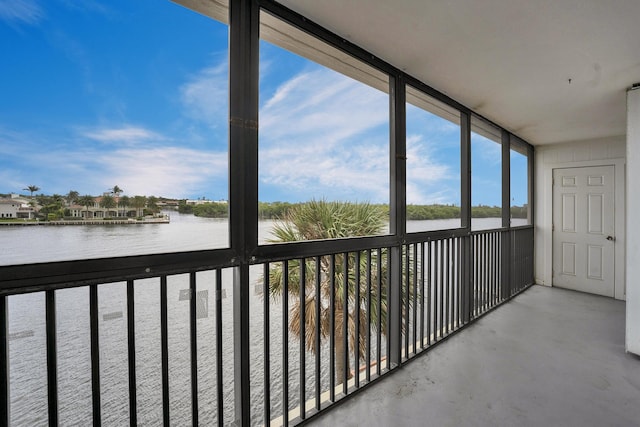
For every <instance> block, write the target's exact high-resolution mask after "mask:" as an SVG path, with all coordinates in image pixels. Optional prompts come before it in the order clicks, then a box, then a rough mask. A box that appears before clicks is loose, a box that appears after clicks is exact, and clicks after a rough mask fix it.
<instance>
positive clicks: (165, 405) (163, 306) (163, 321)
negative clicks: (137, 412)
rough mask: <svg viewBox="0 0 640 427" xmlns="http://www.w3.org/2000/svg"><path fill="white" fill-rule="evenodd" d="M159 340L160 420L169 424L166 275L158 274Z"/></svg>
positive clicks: (166, 424)
mask: <svg viewBox="0 0 640 427" xmlns="http://www.w3.org/2000/svg"><path fill="white" fill-rule="evenodd" d="M160 341H161V358H162V420H163V423H164V425H165V426H168V425H170V424H171V418H170V412H169V410H170V408H169V320H168V304H167V276H160Z"/></svg>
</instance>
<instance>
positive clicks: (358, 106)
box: [0, 0, 526, 205]
mask: <svg viewBox="0 0 640 427" xmlns="http://www.w3.org/2000/svg"><path fill="white" fill-rule="evenodd" d="M227 45H228V40H227V27H226V26H225V25H223V24H221V23H219V22H216V21H213V20H211V19H209V18H205V17H203V16H201V15H198V14H197V13H194V12H192V11H189V10H186V9H184V8H182V7H181V6H178V5H176V4H174V3H171V2H169V1H158V0H135V1H130V0H129V1H124V0H110V1H106V0H105V1H99V0H84V1H81V2H78V1H73V0H46V1H45V0H21V1H15V0H0V48H1V49H2V60H1V61H2V64H1V66H0V93H1V94H2V95H1V97H0V192H4V193H8V192H23V193H24V191H22V189H23V188H25V187H26V186H27V185H37V186H39V187H40V188H41V191H42V192H44V193H46V194H52V193H60V194H64V193H67V192H68V191H69V190H77V191H79V192H80V193H81V194H94V195H95V194H99V193H101V192H103V191H106V190H107V189H109V188H112V187H113V186H114V185H118V186H120V187H121V188H123V189H124V190H125V194H128V195H136V194H145V195H152V194H153V195H156V196H166V197H178V198H196V197H203V196H204V197H207V198H211V199H226V198H228V194H227V192H228V189H227V187H228V181H227V173H228V171H227V157H228V153H227V144H228V141H227V105H228V100H227V98H228V92H227V82H228V71H227ZM260 68H261V74H260V77H261V80H260V142H259V143H260V153H259V155H260V161H259V168H260V169H259V180H260V181H259V186H260V187H259V197H260V199H261V200H264V201H274V200H286V201H299V200H307V199H309V198H311V197H315V198H327V199H343V200H367V201H372V202H380V203H387V202H388V200H389V192H388V187H389V178H388V177H389V155H388V141H389V129H388V126H389V118H388V99H387V95H386V94H385V93H382V92H380V91H378V90H376V89H373V88H370V87H368V86H366V85H363V84H361V83H359V82H356V81H354V80H352V79H350V78H349V77H345V76H344V75H341V74H339V73H337V72H334V71H332V70H330V69H328V68H326V67H323V66H320V65H318V64H315V63H313V62H311V61H308V60H306V59H304V58H301V57H299V56H296V55H294V54H291V53H289V52H286V51H284V50H283V49H281V48H278V47H276V46H273V45H270V44H268V43H266V42H263V43H261V64H260ZM414 110H415V111H414ZM408 113H409V114H408V131H407V147H408V159H407V161H408V182H407V197H408V200H409V202H412V203H453V204H459V203H460V189H459V186H460V178H459V153H460V152H459V146H457V145H456V142H457V141H459V140H458V139H457V132H458V129H457V125H453V124H450V123H449V122H446V121H444V120H442V119H440V118H438V117H436V116H431V115H429V114H428V113H425V112H423V111H420V110H418V109H415V108H413V109H412V108H411V107H410V108H409V109H408ZM491 145H493V146H495V147H498V145H497V144H494V143H491V142H489V141H487V144H486V146H487V148H486V150H485V149H483V150H481V152H479V153H478V154H477V159H474V160H477V161H474V177H476V178H477V180H478V185H474V187H473V188H474V192H475V193H474V200H473V201H474V203H483V204H490V205H494V204H499V203H500V198H499V194H500V192H499V191H497V192H496V191H495V188H492V186H491V182H492V179H493V178H492V177H494V176H495V170H496V168H495V161H496V157H495V155H494V154H493V153H494V150H493V148H495V147H491ZM498 161H499V157H498ZM516 169H517V168H516ZM497 170H498V171H499V168H498V169H497ZM492 174H493V175H492ZM516 175H517V174H516ZM518 176H519V175H518ZM518 179H520V180H522V177H520V178H518ZM525 179H526V177H525ZM523 185H524V184H522V185H517V184H516V185H515V187H516V188H518V187H522V186H523ZM516 193H518V192H517V191H516ZM519 193H522V192H521V191H520V192H519ZM522 197H524V196H523V195H520V194H514V202H515V203H516V204H521V203H523V202H524V200H523V199H522Z"/></svg>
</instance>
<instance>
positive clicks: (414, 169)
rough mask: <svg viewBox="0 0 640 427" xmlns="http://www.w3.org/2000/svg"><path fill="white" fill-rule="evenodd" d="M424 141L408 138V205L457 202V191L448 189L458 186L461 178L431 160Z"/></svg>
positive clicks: (415, 136)
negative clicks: (452, 185)
mask: <svg viewBox="0 0 640 427" xmlns="http://www.w3.org/2000/svg"><path fill="white" fill-rule="evenodd" d="M423 138H424V137H423V136H422V135H408V136H407V190H406V191H407V203H409V204H433V203H452V202H454V203H456V202H457V203H460V200H459V197H458V196H457V195H458V194H459V192H460V189H459V188H451V187H450V186H451V184H452V183H453V184H455V185H457V186H458V187H459V185H460V177H459V176H454V174H453V171H452V170H451V167H449V166H448V165H446V164H441V163H437V162H435V161H434V160H433V154H432V148H431V146H430V145H429V144H427V143H426V142H425V141H424V140H423ZM456 161H459V159H456ZM456 197H457V198H458V200H456Z"/></svg>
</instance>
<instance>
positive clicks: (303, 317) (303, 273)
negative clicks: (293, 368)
mask: <svg viewBox="0 0 640 427" xmlns="http://www.w3.org/2000/svg"><path fill="white" fill-rule="evenodd" d="M306 287H307V260H306V259H305V258H302V259H301V260H300V419H301V420H304V419H305V418H306V408H307V406H306V401H307V399H306V395H305V391H306V387H307V386H306V381H305V380H306V371H307V363H306V358H305V351H306V344H307V334H306V330H305V328H306V323H307V312H306V311H307V306H306V303H307V301H306V299H307V296H306V293H305V291H306Z"/></svg>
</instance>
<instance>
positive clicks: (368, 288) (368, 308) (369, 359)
mask: <svg viewBox="0 0 640 427" xmlns="http://www.w3.org/2000/svg"><path fill="white" fill-rule="evenodd" d="M366 307H367V336H366V340H367V357H366V363H367V371H366V378H367V382H369V381H371V249H368V250H367V305H366Z"/></svg>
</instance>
